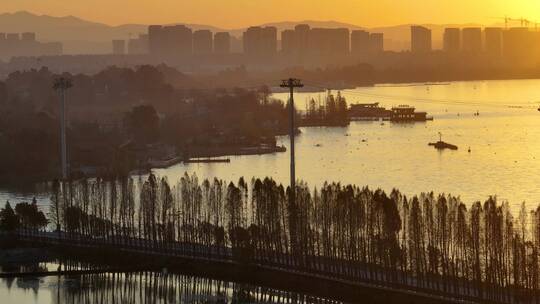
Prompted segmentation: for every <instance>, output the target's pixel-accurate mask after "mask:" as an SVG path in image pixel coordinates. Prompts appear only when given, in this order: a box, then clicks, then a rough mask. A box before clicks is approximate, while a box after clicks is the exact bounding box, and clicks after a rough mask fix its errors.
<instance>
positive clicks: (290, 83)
mask: <svg viewBox="0 0 540 304" xmlns="http://www.w3.org/2000/svg"><path fill="white" fill-rule="evenodd" d="M280 87H282V88H289V92H290V94H291V95H290V97H289V100H290V103H289V106H290V122H291V129H290V133H289V137H290V140H291V203H292V205H293V206H294V203H295V197H296V194H295V192H296V191H295V189H296V167H295V162H294V135H295V133H296V132H295V131H296V128H295V125H294V118H295V115H296V111H295V109H294V88H302V87H304V85H303V84H302V82H301V81H300V79H295V78H289V79H285V80H282V82H281V85H280Z"/></svg>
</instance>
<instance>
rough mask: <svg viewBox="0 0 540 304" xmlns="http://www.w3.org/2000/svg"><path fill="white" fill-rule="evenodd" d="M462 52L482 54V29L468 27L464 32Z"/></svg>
mask: <svg viewBox="0 0 540 304" xmlns="http://www.w3.org/2000/svg"><path fill="white" fill-rule="evenodd" d="M462 35H463V36H462V37H463V41H462V50H463V51H464V52H467V53H480V52H481V51H482V29H481V28H479V27H468V28H464V29H463V31H462Z"/></svg>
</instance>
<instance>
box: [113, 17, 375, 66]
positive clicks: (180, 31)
mask: <svg viewBox="0 0 540 304" xmlns="http://www.w3.org/2000/svg"><path fill="white" fill-rule="evenodd" d="M279 36H280V33H278V30H277V28H276V27H273V26H253V27H249V28H248V29H246V30H245V31H244V33H243V35H242V51H243V54H244V55H246V57H247V58H259V59H262V58H269V57H273V56H275V55H276V54H278V53H282V54H284V55H314V56H317V55H319V56H328V55H347V54H350V53H353V54H367V53H376V52H382V51H383V50H384V37H383V34H382V33H369V32H366V31H362V30H354V31H352V32H351V31H350V30H349V29H347V28H311V27H310V26H309V25H307V24H299V25H297V26H296V27H295V28H294V29H290V30H284V31H282V32H281V37H279ZM280 43H281V48H280ZM112 50H113V54H117V55H120V54H150V55H152V56H154V57H156V58H162V59H175V58H181V57H185V56H186V55H197V54H229V53H231V35H230V34H229V33H228V32H217V33H212V32H211V31H209V30H197V31H193V30H192V29H190V28H188V27H186V26H185V25H173V26H161V25H151V26H149V27H148V34H144V35H140V36H139V37H138V38H136V39H130V40H129V41H128V42H127V44H126V41H124V40H113V41H112Z"/></svg>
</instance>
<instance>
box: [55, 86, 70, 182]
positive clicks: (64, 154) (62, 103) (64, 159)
mask: <svg viewBox="0 0 540 304" xmlns="http://www.w3.org/2000/svg"><path fill="white" fill-rule="evenodd" d="M72 86H73V83H72V82H71V80H70V79H67V78H64V77H60V78H57V79H56V80H55V81H54V84H53V88H54V89H55V90H56V91H58V92H59V93H60V142H61V146H60V150H61V153H62V180H66V179H67V177H68V165H67V147H66V91H67V90H68V89H69V88H71V87H72Z"/></svg>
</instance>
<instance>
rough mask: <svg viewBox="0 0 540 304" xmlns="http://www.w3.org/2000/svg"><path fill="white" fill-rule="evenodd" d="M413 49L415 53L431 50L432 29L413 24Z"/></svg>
mask: <svg viewBox="0 0 540 304" xmlns="http://www.w3.org/2000/svg"><path fill="white" fill-rule="evenodd" d="M411 51H412V52H413V53H427V52H431V30H430V29H428V28H426V27H423V26H418V25H414V26H411Z"/></svg>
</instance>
